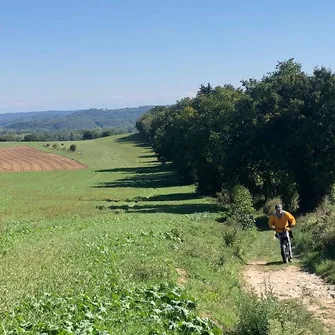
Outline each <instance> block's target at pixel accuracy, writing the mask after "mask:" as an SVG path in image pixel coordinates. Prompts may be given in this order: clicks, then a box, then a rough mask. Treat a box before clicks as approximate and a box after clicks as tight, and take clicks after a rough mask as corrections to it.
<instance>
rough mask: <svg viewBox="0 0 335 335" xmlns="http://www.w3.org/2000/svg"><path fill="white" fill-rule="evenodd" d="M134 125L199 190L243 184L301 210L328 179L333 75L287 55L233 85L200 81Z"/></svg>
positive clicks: (333, 173)
mask: <svg viewBox="0 0 335 335" xmlns="http://www.w3.org/2000/svg"><path fill="white" fill-rule="evenodd" d="M136 127H137V129H138V130H139V131H140V133H142V134H143V135H144V136H145V137H146V139H147V140H148V141H150V142H151V144H152V146H153V149H154V150H155V152H156V154H157V156H158V158H159V160H160V161H161V162H162V163H165V162H172V164H173V165H174V166H175V168H176V170H177V171H178V172H179V175H180V177H181V179H182V180H183V181H184V182H196V184H197V188H198V191H199V192H200V193H202V194H211V195H213V194H216V193H217V192H221V191H222V190H223V189H230V188H231V187H234V185H243V186H245V187H247V188H248V189H249V190H250V192H251V193H252V195H253V196H262V197H263V198H265V199H269V198H272V197H275V196H280V197H281V198H282V199H283V201H284V202H285V203H286V204H287V205H290V204H291V203H292V202H293V201H294V199H296V198H298V199H299V206H300V209H301V210H302V211H309V210H312V209H314V208H315V207H316V206H318V205H319V203H320V202H321V201H322V199H323V197H324V196H325V195H327V193H329V192H330V191H331V189H332V186H333V184H334V182H335V74H334V73H333V72H332V71H331V70H330V69H327V68H324V67H321V68H315V69H314V71H313V73H312V74H307V73H305V72H303V71H302V67H301V64H299V63H297V62H295V61H294V59H290V60H288V61H284V62H279V63H278V64H277V66H276V68H275V70H274V71H273V72H271V73H268V74H266V75H264V76H263V77H262V78H261V79H260V80H256V79H249V80H244V81H242V86H241V87H239V88H235V87H233V86H232V85H224V86H218V87H215V88H213V87H212V86H211V85H210V84H208V85H207V86H203V85H202V86H201V87H200V89H199V91H198V93H197V96H196V97H195V98H193V99H191V98H184V99H182V100H180V101H178V102H177V103H176V104H175V105H173V106H169V107H155V108H153V109H152V110H151V111H149V112H148V113H146V114H144V115H143V116H142V117H141V118H139V119H138V121H137V124H136Z"/></svg>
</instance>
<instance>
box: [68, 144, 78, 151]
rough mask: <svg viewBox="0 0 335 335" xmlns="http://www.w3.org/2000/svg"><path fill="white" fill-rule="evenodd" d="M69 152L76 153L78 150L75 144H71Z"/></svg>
mask: <svg viewBox="0 0 335 335" xmlns="http://www.w3.org/2000/svg"><path fill="white" fill-rule="evenodd" d="M69 150H70V151H72V152H75V151H76V150H77V146H76V145H75V144H71V145H70V148H69Z"/></svg>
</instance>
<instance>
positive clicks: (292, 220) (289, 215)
mask: <svg viewBox="0 0 335 335" xmlns="http://www.w3.org/2000/svg"><path fill="white" fill-rule="evenodd" d="M285 213H286V216H287V220H288V221H289V222H290V225H291V226H295V224H296V221H295V218H294V216H293V215H292V214H291V213H289V212H285Z"/></svg>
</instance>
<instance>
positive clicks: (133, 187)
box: [0, 135, 322, 335]
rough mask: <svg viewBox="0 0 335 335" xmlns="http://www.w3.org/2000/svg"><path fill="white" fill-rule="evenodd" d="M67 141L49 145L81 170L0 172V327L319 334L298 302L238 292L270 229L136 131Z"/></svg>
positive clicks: (273, 252) (268, 244) (19, 330)
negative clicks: (219, 198) (180, 169)
mask: <svg viewBox="0 0 335 335" xmlns="http://www.w3.org/2000/svg"><path fill="white" fill-rule="evenodd" d="M73 144H76V145H77V147H78V148H79V150H80V151H81V153H82V154H81V155H78V154H77V153H76V152H67V151H66V152H65V151H64V152H61V151H59V153H61V154H64V155H66V156H68V157H74V158H76V159H78V160H80V161H82V162H83V163H85V164H87V165H88V166H90V168H89V169H87V170H78V171H48V172H29V173H2V174H0V182H1V185H3V187H4V189H6V192H2V193H1V195H0V197H1V199H0V200H1V201H0V212H1V213H3V214H2V216H1V218H0V220H1V221H0V229H1V233H0V252H1V262H0V273H1V286H0V322H1V327H0V333H3V334H43V333H44V334H235V335H237V334H301V333H304V334H322V330H321V327H320V325H319V324H318V323H317V322H316V321H315V320H314V319H312V318H311V316H310V315H309V314H308V313H307V312H306V311H304V310H303V308H302V307H301V306H300V305H299V303H298V302H294V301H292V302H288V303H282V302H278V301H277V300H276V299H275V298H274V297H273V296H271V294H269V295H268V296H267V297H264V299H262V300H259V299H258V298H256V297H255V296H253V295H251V294H247V293H245V291H244V288H243V283H242V281H241V278H240V271H241V269H242V268H243V266H244V264H245V263H246V262H247V261H248V260H249V259H251V258H262V257H270V260H271V257H272V258H273V259H277V260H279V259H280V255H279V254H278V246H277V243H276V241H273V239H272V237H271V232H268V231H257V229H256V228H253V229H243V227H242V226H241V225H240V224H239V223H238V222H237V221H236V216H234V215H233V213H232V212H231V211H229V210H226V211H225V212H223V210H224V208H222V207H221V206H219V205H218V204H217V202H216V201H215V200H213V199H212V198H206V197H202V196H199V195H197V194H196V192H195V188H194V186H193V185H189V186H179V182H178V179H177V178H176V174H175V172H174V171H173V170H171V168H170V166H169V165H166V166H162V165H160V164H158V163H157V162H156V159H155V157H154V155H153V153H152V151H151V149H150V148H149V147H147V146H145V145H144V144H143V143H141V142H139V141H138V137H137V135H127V136H116V137H108V138H103V139H98V140H93V141H85V142H73ZM1 145H3V146H10V145H13V144H12V143H3V144H1ZM30 145H32V146H34V147H36V148H39V149H41V150H49V151H50V150H52V149H49V148H44V147H43V146H42V144H40V143H31V144H30ZM237 198H238V197H237ZM243 204H244V205H245V204H246V203H245V202H242V205H243ZM231 208H234V207H233V206H232V207H231ZM239 208H240V205H239V203H238V201H235V209H239ZM222 217H225V218H226V221H225V222H222ZM265 249H266V250H267V253H266V255H264V250H265ZM283 315H285V318H283Z"/></svg>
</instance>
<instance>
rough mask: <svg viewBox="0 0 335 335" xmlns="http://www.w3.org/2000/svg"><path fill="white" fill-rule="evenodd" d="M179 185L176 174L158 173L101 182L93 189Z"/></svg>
mask: <svg viewBox="0 0 335 335" xmlns="http://www.w3.org/2000/svg"><path fill="white" fill-rule="evenodd" d="M178 185H180V181H179V178H178V176H177V175H176V173H174V172H169V173H159V174H148V175H146V176H142V175H135V176H133V177H128V178H124V179H119V180H116V181H110V182H103V183H100V184H98V185H96V186H93V187H94V188H120V187H134V188H162V187H172V186H178Z"/></svg>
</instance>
